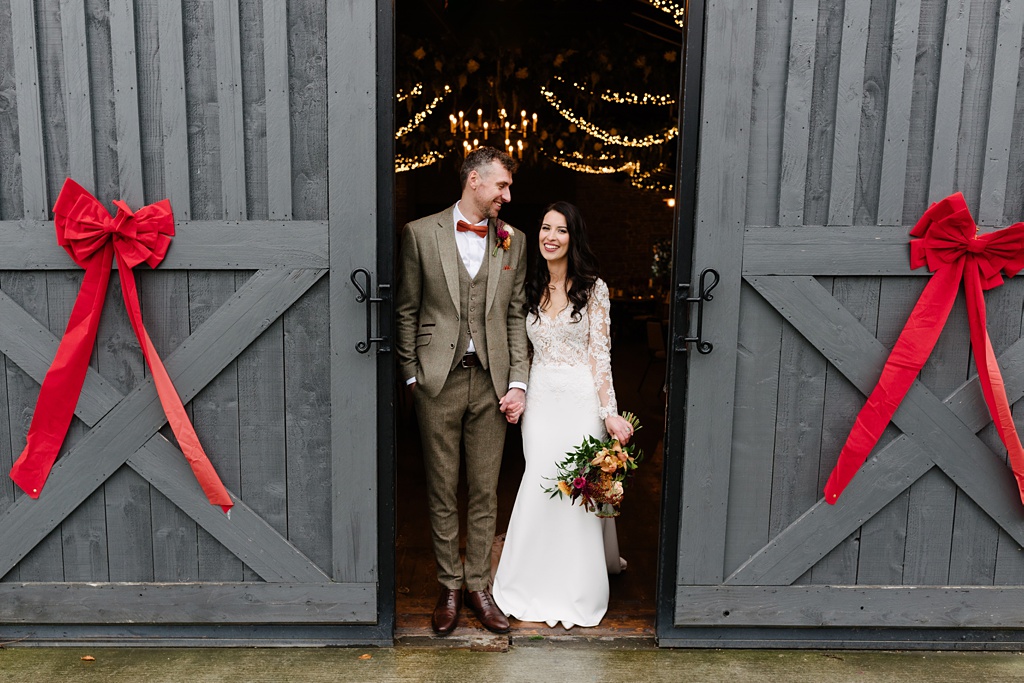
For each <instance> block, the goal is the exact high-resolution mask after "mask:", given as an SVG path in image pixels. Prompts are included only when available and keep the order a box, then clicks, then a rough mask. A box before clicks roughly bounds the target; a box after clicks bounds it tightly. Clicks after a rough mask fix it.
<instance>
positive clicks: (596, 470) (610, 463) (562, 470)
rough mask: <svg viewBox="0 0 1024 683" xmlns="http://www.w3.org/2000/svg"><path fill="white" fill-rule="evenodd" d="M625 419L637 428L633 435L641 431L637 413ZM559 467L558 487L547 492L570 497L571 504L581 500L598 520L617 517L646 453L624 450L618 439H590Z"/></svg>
mask: <svg viewBox="0 0 1024 683" xmlns="http://www.w3.org/2000/svg"><path fill="white" fill-rule="evenodd" d="M622 417H623V418H625V419H626V421H627V422H629V424H631V425H633V432H634V433H636V432H637V431H639V430H640V420H638V419H637V417H636V415H634V414H633V413H623V414H622ZM568 456H569V457H567V458H566V459H565V460H563V461H562V462H560V463H558V476H556V477H555V478H554V479H550V481H554V482H555V486H553V487H551V488H545V489H544V492H545V493H550V494H551V497H552V498H554V497H555V496H558V497H559V498H562V497H564V496H568V497H569V501H570V502H571V503H575V502H576V501H577V500H578V501H579V502H580V505H582V506H583V507H584V508H585V509H586V510H587V512H594V513H597V516H598V517H617V516H618V515H619V505H620V504H621V503H622V497H623V495H624V493H625V492H624V488H623V485H624V484H625V481H626V478H627V477H628V476H629V475H630V474H631V473H632V472H633V470H635V469H636V468H637V466H638V465H639V463H640V460H641V459H643V451H641V450H640V449H639V448H637V446H636V444H629V445H628V446H625V447H623V446H622V445H620V444H619V442H618V440H617V439H607V440H605V441H601V440H600V439H597V438H594V437H593V436H588V437H587V438H585V439H584V440H583V443H581V444H580V445H579V446H577V447H576V450H574V451H572V452H571V453H568Z"/></svg>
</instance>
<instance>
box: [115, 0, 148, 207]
mask: <svg viewBox="0 0 1024 683" xmlns="http://www.w3.org/2000/svg"><path fill="white" fill-rule="evenodd" d="M133 5H134V3H133V1H132V0H110V30H111V33H112V34H113V36H115V38H114V39H112V40H111V57H112V61H113V74H114V112H115V117H116V120H117V171H118V173H117V178H118V189H119V190H120V194H121V199H123V200H124V201H125V202H127V203H128V205H129V206H136V205H139V204H142V203H143V201H144V197H145V193H144V192H143V188H142V152H141V149H142V144H141V141H142V135H141V132H140V131H139V87H138V73H137V66H136V57H135V11H134V9H133Z"/></svg>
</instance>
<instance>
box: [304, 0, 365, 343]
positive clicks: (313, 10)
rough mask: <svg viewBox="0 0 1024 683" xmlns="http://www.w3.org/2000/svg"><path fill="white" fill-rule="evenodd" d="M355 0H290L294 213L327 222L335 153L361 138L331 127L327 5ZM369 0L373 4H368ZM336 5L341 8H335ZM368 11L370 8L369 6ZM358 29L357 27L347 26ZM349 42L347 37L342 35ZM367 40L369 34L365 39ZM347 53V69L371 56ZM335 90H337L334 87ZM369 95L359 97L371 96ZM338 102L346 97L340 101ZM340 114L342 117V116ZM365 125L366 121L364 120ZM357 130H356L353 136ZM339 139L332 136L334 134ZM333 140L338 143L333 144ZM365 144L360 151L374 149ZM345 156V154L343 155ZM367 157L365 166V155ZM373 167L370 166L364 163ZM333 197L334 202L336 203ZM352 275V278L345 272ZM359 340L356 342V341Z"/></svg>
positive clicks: (342, 50) (343, 9)
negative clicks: (329, 116)
mask: <svg viewBox="0 0 1024 683" xmlns="http://www.w3.org/2000/svg"><path fill="white" fill-rule="evenodd" d="M350 3H351V0H341V2H340V3H335V2H331V3H328V7H326V8H325V7H324V4H323V2H320V1H319V0H297V1H296V0H292V1H291V2H289V3H288V74H289V83H290V85H291V87H290V90H289V109H290V112H291V116H290V119H291V139H292V157H291V158H292V180H291V183H292V214H293V215H292V217H293V218H296V219H298V220H325V219H327V218H328V212H329V210H330V209H329V208H328V203H329V200H328V195H329V193H330V188H329V183H330V178H329V174H331V173H336V167H335V166H334V165H333V164H332V163H331V160H330V153H331V152H332V151H338V152H340V150H339V149H338V147H339V145H340V146H341V147H349V149H350V150H351V151H352V152H353V153H354V149H353V148H352V147H351V145H352V144H353V143H355V142H357V140H355V139H354V138H358V137H360V136H358V135H354V131H355V130H357V129H356V128H350V129H346V131H347V132H346V133H345V134H344V135H342V132H341V131H340V130H335V129H333V128H330V127H329V120H328V108H329V106H330V105H331V103H332V102H334V101H335V100H332V99H330V98H329V97H328V95H329V91H328V87H329V83H328V80H329V77H327V78H325V76H324V66H323V65H324V63H325V61H326V62H327V68H328V69H330V62H329V61H328V60H329V57H328V55H327V39H326V33H325V31H324V27H325V20H324V11H325V9H326V10H328V11H330V12H333V11H334V10H338V11H341V12H343V13H346V12H348V11H349V10H348V9H347V8H348V5H349V4H350ZM367 4H368V3H367ZM335 5H337V7H335ZM366 9H369V8H366ZM350 18H351V17H349V16H348V15H346V18H345V19H343V20H342V21H348V20H349V19H350ZM347 30H351V31H355V30H356V27H355V26H352V27H351V28H349V29H347ZM338 39H339V40H342V41H344V39H345V38H344V36H343V35H342V36H339V38H338ZM366 39H367V38H366V37H365V36H364V37H363V41H364V42H365V40H366ZM336 47H337V48H338V50H339V51H340V53H341V55H343V57H342V58H343V59H350V60H353V61H352V62H351V66H350V67H344V66H341V65H337V66H341V68H342V69H351V70H356V69H358V68H360V67H359V65H360V64H363V63H364V62H365V60H367V59H369V58H370V56H369V55H368V54H367V55H358V56H355V55H351V56H350V55H349V53H348V48H347V47H345V46H344V45H343V44H338V45H337V46H336ZM330 94H337V93H335V92H334V91H333V90H331V91H330ZM366 97H367V96H366V95H365V94H364V95H363V96H362V97H361V98H360V100H357V101H362V100H365V99H366ZM338 101H339V102H340V101H341V100H338ZM337 118H339V120H340V118H341V115H340V114H338V116H337ZM361 123H363V124H364V125H365V124H366V123H367V122H365V121H362V122H361ZM349 133H353V134H349ZM332 134H333V135H334V136H335V137H333V138H332V137H331V135H332ZM331 140H333V141H334V142H333V143H331ZM358 142H359V143H360V146H359V149H360V150H362V151H366V150H370V149H372V147H368V146H366V145H365V144H363V141H362V140H361V139H360V140H358ZM339 158H340V157H339ZM344 158H345V159H346V162H345V165H346V166H348V165H350V164H349V163H348V161H347V160H348V159H354V158H356V157H354V156H352V157H349V156H345V157H344ZM369 158H372V157H363V158H362V159H361V160H360V163H361V164H364V163H365V162H366V159H369ZM363 170H364V171H368V169H367V167H365V166H364V167H363ZM364 174H365V173H364ZM338 199H339V201H349V199H350V198H348V197H345V198H341V197H338ZM333 200H334V197H332V198H331V200H330V201H333ZM346 277H347V276H346ZM353 343H355V342H353Z"/></svg>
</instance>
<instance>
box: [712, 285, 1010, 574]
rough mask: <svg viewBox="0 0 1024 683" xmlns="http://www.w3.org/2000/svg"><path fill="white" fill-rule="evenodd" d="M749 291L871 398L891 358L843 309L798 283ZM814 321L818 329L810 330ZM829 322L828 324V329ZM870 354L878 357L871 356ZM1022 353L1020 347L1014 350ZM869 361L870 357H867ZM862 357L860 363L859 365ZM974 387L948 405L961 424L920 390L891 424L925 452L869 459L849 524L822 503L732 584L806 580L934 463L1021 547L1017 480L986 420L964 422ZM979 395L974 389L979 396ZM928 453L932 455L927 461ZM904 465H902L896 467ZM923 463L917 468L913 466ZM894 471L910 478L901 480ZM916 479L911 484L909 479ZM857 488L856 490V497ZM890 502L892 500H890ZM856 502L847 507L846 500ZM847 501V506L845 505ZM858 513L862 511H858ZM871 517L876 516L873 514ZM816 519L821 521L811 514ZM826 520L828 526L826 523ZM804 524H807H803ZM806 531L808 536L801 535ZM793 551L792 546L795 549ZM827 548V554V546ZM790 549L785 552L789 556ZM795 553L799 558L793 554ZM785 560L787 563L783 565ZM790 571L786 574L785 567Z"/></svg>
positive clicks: (917, 388) (909, 396) (849, 494)
mask: <svg viewBox="0 0 1024 683" xmlns="http://www.w3.org/2000/svg"><path fill="white" fill-rule="evenodd" d="M751 284H753V285H754V287H755V288H757V289H758V291H759V292H761V293H762V294H763V295H764V296H766V297H767V298H768V299H769V301H771V302H772V304H773V305H774V306H775V307H776V309H777V310H779V311H780V312H781V313H782V314H783V315H784V316H785V317H786V318H787V320H790V321H791V322H793V323H794V325H795V326H796V327H797V328H798V329H800V330H801V332H803V333H804V334H805V336H809V337H813V338H809V341H811V342H812V343H813V344H814V345H815V346H817V347H818V348H819V349H820V350H821V351H822V353H824V354H825V356H826V357H827V358H829V360H830V362H832V363H833V365H835V366H836V367H838V368H839V369H841V370H842V371H843V372H844V374H845V375H846V376H847V378H848V379H850V380H851V381H852V382H853V383H854V384H855V385H857V387H858V388H859V389H860V390H861V391H862V392H865V393H866V392H868V391H870V389H871V388H873V383H874V381H875V377H877V375H876V374H875V373H877V369H876V370H872V369H871V368H878V367H880V366H881V363H882V361H883V360H884V358H885V356H886V355H887V352H886V351H885V349H884V347H882V346H881V344H879V343H878V342H877V340H875V339H874V338H873V337H871V336H870V335H869V334H868V333H867V332H866V331H864V330H863V328H862V327H860V325H859V323H857V321H856V320H855V319H854V318H853V317H852V316H849V315H848V314H846V313H845V312H844V311H842V309H840V308H839V307H837V306H835V305H834V304H833V303H831V301H832V300H831V297H829V296H828V295H827V293H826V292H824V291H823V290H821V288H820V286H819V285H817V283H815V282H814V281H813V280H809V281H808V280H800V279H796V278H794V279H789V278H754V279H752V281H751ZM812 321H813V322H812ZM824 321H828V322H827V323H824ZM823 324H828V325H829V326H831V328H832V329H836V328H840V329H843V330H844V334H843V335H842V337H841V338H836V337H834V336H831V335H828V334H825V333H823V331H824V328H820V327H818V326H820V325H823ZM868 349H873V350H872V351H870V352H868V351H867V350H868ZM1012 350H1013V351H1014V352H1016V351H1017V347H1014V348H1013V349H1012ZM866 352H867V353H868V355H869V356H870V359H869V358H868V356H865V355H861V354H865V353H866ZM858 356H860V359H859V360H858V359H857V358H858ZM1019 369H1020V368H1018V367H1016V366H1015V365H1013V364H1008V367H1007V368H1006V370H1005V377H1004V379H1005V380H1006V386H1007V392H1008V396H1010V400H1011V401H1013V400H1015V399H1016V398H1019V397H1020V394H1017V393H1015V392H1016V391H1018V390H1019V389H1020V388H1021V385H1020V384H1018V382H1019V380H1018V377H1017V376H1016V375H1015V374H1014V373H1016V372H1017V371H1019ZM973 386H974V385H973V383H967V384H965V385H964V386H963V387H961V388H960V389H958V390H957V392H956V393H955V394H954V395H952V396H951V397H950V398H949V399H947V401H946V402H945V405H947V406H949V408H950V409H952V410H953V411H954V416H955V418H953V419H950V418H948V417H945V415H947V414H948V413H947V411H946V409H945V408H943V407H942V404H941V403H940V402H939V401H938V400H937V399H936V398H935V397H934V396H933V395H932V394H931V392H929V391H928V390H927V389H925V388H924V387H923V386H922V385H921V384H920V383H919V382H918V383H915V385H914V386H913V387H912V388H911V390H910V391H909V392H908V393H907V397H906V399H904V402H903V404H902V405H901V407H900V409H899V410H897V412H896V415H895V416H894V417H893V421H894V422H895V423H896V425H897V426H899V427H900V428H901V429H903V430H904V433H905V434H912V435H913V440H915V441H917V442H918V443H919V444H920V447H919V448H917V449H915V450H916V451H917V453H916V455H915V454H914V453H912V452H911V453H907V454H900V456H899V458H898V459H897V458H893V457H887V458H886V457H884V456H885V455H886V454H887V453H888V452H889V451H891V450H897V449H896V448H894V447H897V446H898V447H899V449H903V447H902V446H900V444H901V443H902V442H903V441H904V438H903V437H901V438H900V439H897V440H896V441H894V442H893V444H890V446H889V447H887V448H885V449H883V450H882V451H881V452H880V453H879V454H877V455H876V456H874V457H873V458H870V459H869V460H868V462H867V463H866V465H865V467H864V468H863V469H862V471H861V472H860V473H858V475H857V477H855V478H854V480H853V482H851V485H850V487H849V488H848V490H847V492H846V493H845V494H844V495H843V496H842V497H840V499H839V502H838V503H837V505H836V506H832V507H833V510H835V509H836V508H837V507H839V506H840V505H845V506H849V507H848V508H847V509H846V514H847V515H850V512H851V510H855V512H854V514H853V517H854V518H855V520H854V521H851V520H850V519H846V520H838V519H836V518H835V517H832V516H831V515H832V514H834V513H832V512H829V511H824V510H822V509H821V508H824V507H828V506H827V505H825V504H824V502H823V501H822V502H819V503H818V504H817V505H816V506H815V507H814V508H812V510H811V511H809V512H808V513H807V514H805V515H804V517H803V518H802V519H801V520H798V521H797V522H796V523H795V524H794V525H792V526H791V527H790V528H789V529H787V530H786V531H785V532H783V533H782V534H780V535H779V536H777V537H776V538H775V539H773V540H772V542H771V543H770V544H769V545H768V546H766V547H765V548H763V549H762V550H761V551H760V552H759V553H758V554H757V555H755V556H754V558H752V559H751V560H750V561H749V562H747V563H746V564H745V565H744V566H743V567H741V568H740V569H739V570H737V571H736V572H735V573H734V574H733V575H732V577H730V579H729V580H730V582H734V583H775V582H780V583H791V582H792V581H793V580H794V579H795V578H796V577H798V576H800V575H801V574H802V573H803V572H804V571H806V569H807V568H809V567H810V566H811V565H813V563H814V562H816V561H817V559H820V557H821V555H820V554H819V553H823V552H827V551H828V550H831V548H832V547H834V545H835V544H836V543H838V542H839V541H840V540H842V539H843V538H844V537H845V536H847V535H848V534H849V533H850V532H851V531H852V528H845V526H844V524H852V523H859V522H857V521H856V519H859V520H863V519H866V518H867V517H869V516H870V514H873V513H874V512H876V511H877V510H878V509H880V508H881V506H883V505H885V504H886V503H888V502H889V500H891V499H892V497H894V496H895V494H896V493H898V492H899V490H897V489H900V486H899V485H898V484H897V485H895V486H894V485H893V481H894V480H897V479H901V478H904V477H905V479H904V481H903V485H902V488H906V486H908V485H909V484H910V483H912V482H913V481H914V480H916V479H917V478H918V477H919V476H921V475H922V474H923V473H924V472H925V471H927V469H928V465H927V464H926V462H927V461H933V462H934V463H935V464H937V465H939V466H940V467H941V468H942V469H943V470H944V471H945V472H946V474H947V475H948V476H949V477H950V478H951V479H953V480H954V482H956V484H957V485H958V486H959V487H960V488H961V489H962V490H963V491H964V492H965V493H966V494H967V495H970V496H971V497H972V499H974V500H975V502H976V503H978V504H979V505H981V506H982V507H983V508H984V509H985V510H986V512H987V513H988V514H989V515H990V516H992V517H993V519H995V520H996V522H997V523H999V524H1000V526H1002V527H1003V528H1004V529H1005V530H1006V531H1007V532H1008V533H1010V534H1011V535H1012V536H1014V537H1015V538H1018V540H1019V539H1020V537H1021V536H1024V528H1022V522H1021V519H1020V515H1019V511H1018V508H1019V496H1018V495H1017V494H1016V486H1015V484H1014V482H1013V481H1012V476H1008V470H1007V468H1006V466H1005V465H1004V464H1003V463H1002V462H1001V460H1000V459H997V458H996V456H995V455H994V454H993V453H992V452H991V450H989V448H988V447H987V446H985V444H984V443H982V442H981V441H980V440H979V439H977V437H975V436H974V434H973V432H974V431H978V430H980V429H981V427H983V426H984V425H985V424H987V422H988V420H987V419H984V418H981V419H980V420H972V419H970V418H971V417H977V413H976V412H975V414H974V415H970V416H969V415H966V414H964V412H963V405H964V404H963V403H960V401H961V399H960V396H959V395H961V394H963V393H964V392H965V391H966V392H970V390H971V389H972V388H973ZM975 391H976V389H975ZM925 453H927V455H925ZM882 460H885V461H886V462H885V464H884V467H885V468H891V469H892V470H894V472H888V473H885V472H883V473H882V474H881V476H882V477H887V478H888V481H887V482H886V484H885V485H882V484H880V483H879V481H878V478H879V472H878V471H877V470H878V467H879V462H880V461H882ZM897 460H898V461H897ZM915 460H918V461H921V462H919V463H917V464H916V465H914V463H913V461H915ZM896 470H900V471H903V472H905V474H903V475H897V474H896V473H895V471H896ZM862 475H866V476H863V480H864V483H866V482H867V481H868V480H871V483H872V488H869V489H868V490H864V489H862V488H860V486H861V485H862V482H858V479H861V478H862ZM911 477H912V478H911ZM855 485H856V486H858V488H857V489H856V491H857V492H856V493H855V488H854V487H855ZM890 494H891V495H890ZM847 498H850V499H856V500H855V501H854V500H851V501H846V500H845V499H847ZM844 501H845V502H844ZM854 505H858V506H859V507H856V508H854V507H853V506H854ZM868 510H870V512H867V511H868ZM813 511H817V514H812V512H813ZM826 517H828V521H827V522H826V521H825V518H826ZM830 522H831V523H832V524H830V526H831V527H832V528H831V529H830V530H828V531H827V532H825V535H827V536H828V537H829V539H831V545H829V544H827V543H823V542H822V541H823V539H822V537H821V535H820V533H819V532H821V531H822V529H821V526H820V525H821V524H822V523H825V524H829V523H830ZM802 523H803V524H802ZM801 526H803V529H802V530H798V529H799V528H800V527H801ZM812 534H814V535H815V538H814V541H813V542H811V543H808V542H807V541H808V539H809V538H810V536H811V535H812ZM790 543H793V545H790ZM826 545H827V547H824V546H826ZM784 547H785V549H784ZM794 551H795V552H794ZM783 558H786V559H783ZM786 563H788V565H787V566H784V564H786Z"/></svg>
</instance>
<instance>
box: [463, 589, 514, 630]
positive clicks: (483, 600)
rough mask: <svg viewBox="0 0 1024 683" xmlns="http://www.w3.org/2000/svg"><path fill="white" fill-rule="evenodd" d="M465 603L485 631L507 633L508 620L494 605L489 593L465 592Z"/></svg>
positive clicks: (485, 591)
mask: <svg viewBox="0 0 1024 683" xmlns="http://www.w3.org/2000/svg"><path fill="white" fill-rule="evenodd" d="M466 603H467V604H468V605H469V606H470V607H471V608H472V609H473V614H475V615H476V618H477V619H479V620H480V623H481V624H483V626H484V628H485V629H487V630H488V631H492V632H494V633H508V632H509V625H508V619H507V618H506V617H505V615H504V614H503V613H502V611H501V610H500V609H498V606H497V605H495V604H494V598H493V597H491V592H490V591H487V590H483V591H466Z"/></svg>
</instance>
